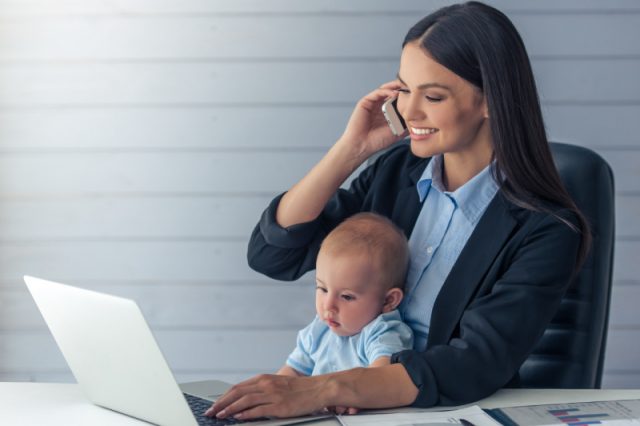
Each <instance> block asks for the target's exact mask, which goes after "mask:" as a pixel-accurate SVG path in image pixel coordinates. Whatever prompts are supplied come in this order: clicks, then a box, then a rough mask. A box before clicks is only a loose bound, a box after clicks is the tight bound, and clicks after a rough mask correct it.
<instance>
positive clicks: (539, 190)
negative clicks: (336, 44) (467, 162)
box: [402, 1, 591, 269]
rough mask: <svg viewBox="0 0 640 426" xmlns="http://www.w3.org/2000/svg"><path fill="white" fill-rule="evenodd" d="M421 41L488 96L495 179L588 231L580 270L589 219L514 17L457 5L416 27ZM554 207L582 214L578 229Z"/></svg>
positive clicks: (509, 193)
mask: <svg viewBox="0 0 640 426" xmlns="http://www.w3.org/2000/svg"><path fill="white" fill-rule="evenodd" d="M415 41H418V42H419V43H420V45H421V47H422V48H423V49H424V50H425V53H427V54H428V55H429V56H430V57H431V58H433V59H434V60H435V61H436V62H438V63H440V64H441V65H443V66H444V67H446V68H448V69H449V70H451V71H453V72H454V73H455V74H457V75H459V76H460V77H462V78H463V79H465V80H467V81H468V82H470V83H471V84H473V85H474V86H476V87H478V88H479V89H480V90H481V91H482V92H483V93H484V95H485V99H486V102H487V107H488V111H489V117H490V120H489V122H490V129H491V135H492V138H493V148H494V154H493V155H494V158H495V167H494V168H493V176H494V178H495V180H496V182H498V184H499V185H500V190H501V191H502V193H503V194H504V195H505V196H506V197H507V199H509V200H510V201H511V202H513V203H514V204H516V205H518V206H520V207H523V208H525V209H528V210H534V211H545V212H549V213H550V214H552V215H554V216H556V217H557V218H558V219H560V220H561V221H563V222H564V223H566V224H567V225H568V226H569V227H571V228H572V229H574V230H575V231H577V232H580V233H581V238H582V241H581V244H580V251H579V254H578V259H577V262H576V269H577V268H579V267H580V266H581V265H582V263H583V261H584V260H585V258H586V256H587V253H588V251H589V247H590V245H591V232H590V229H589V223H588V222H587V220H586V218H585V217H584V215H583V214H582V213H581V212H580V210H579V209H578V207H577V206H576V204H575V203H574V201H573V199H572V198H571V196H570V195H569V193H568V192H567V190H566V189H565V187H564V185H563V184H562V181H561V180H560V175H559V174H558V171H557V169H556V167H555V165H554V163H553V158H552V156H551V150H550V148H549V143H548V141H547V135H546V132H545V127H544V122H543V119H542V111H541V109H540V101H539V99H538V91H537V90H536V85H535V81H534V78H533V72H532V70H531V64H530V62H529V57H528V55H527V52H526V49H525V47H524V43H523V42H522V39H521V38H520V35H519V34H518V31H517V30H516V28H515V27H514V26H513V24H512V23H511V21H510V20H509V18H507V17H506V16H505V15H504V14H503V13H502V12H500V11H499V10H497V9H494V8H493V7H490V6H487V5H485V4H483V3H479V2H475V1H471V2H468V3H464V4H456V5H453V6H448V7H444V8H442V9H439V10H437V11H436V12H434V13H432V14H430V15H429V16H427V17H425V18H423V19H422V20H421V21H420V22H418V23H417V24H416V25H414V26H413V27H412V28H411V29H410V30H409V32H408V33H407V35H406V37H405V39H404V42H403V44H402V46H403V47H404V46H405V45H406V44H407V43H410V42H415ZM499 177H501V178H499ZM550 205H555V206H560V207H563V208H566V209H567V210H569V211H571V212H572V213H573V214H575V216H576V218H577V222H578V223H577V227H576V225H574V224H573V223H571V222H570V221H569V220H567V219H566V218H563V217H560V216H559V215H558V214H557V213H556V212H555V211H554V209H553V207H551V206H550Z"/></svg>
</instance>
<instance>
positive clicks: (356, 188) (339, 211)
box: [247, 154, 385, 281]
mask: <svg viewBox="0 0 640 426" xmlns="http://www.w3.org/2000/svg"><path fill="white" fill-rule="evenodd" d="M384 157H385V155H384V154H383V155H382V156H381V157H380V158H378V159H377V160H376V162H375V163H374V164H373V165H371V166H369V167H368V168H366V169H365V170H364V171H363V172H362V173H360V175H359V176H358V177H357V178H356V179H355V180H354V181H353V182H352V183H351V185H350V187H349V189H348V190H346V189H342V188H341V189H339V190H338V191H337V192H336V193H335V194H334V195H333V197H332V198H331V199H330V200H329V202H328V203H327V205H326V206H325V208H324V209H323V211H322V213H321V214H320V215H319V216H318V217H317V218H316V219H315V220H313V221H311V222H306V223H301V224H296V225H293V226H290V227H287V228H283V227H281V226H280V225H279V224H278V222H277V221H276V211H277V209H278V205H279V203H280V200H281V199H282V197H283V195H284V193H283V194H280V195H278V196H277V197H276V198H275V199H274V200H273V201H272V202H271V203H270V204H269V206H268V207H267V209H266V210H265V211H264V212H263V214H262V216H261V218H260V221H259V222H258V224H257V225H256V227H255V228H254V230H253V233H252V234H251V238H250V240H249V247H248V251H247V260H248V262H249V266H250V267H251V268H252V269H254V270H255V271H257V272H260V273H262V274H265V275H267V276H269V277H271V278H274V279H278V280H285V281H292V280H295V279H298V278H299V277H301V276H302V275H303V274H304V273H306V272H308V271H310V270H312V269H315V264H316V257H317V255H318V251H319V249H320V244H321V243H322V240H323V239H324V237H325V236H326V235H327V234H328V233H329V232H331V230H332V229H333V228H335V227H336V226H337V225H338V224H339V223H340V222H342V221H343V220H344V219H346V218H347V217H349V216H351V215H353V214H355V213H358V212H359V211H362V205H363V202H364V199H365V197H366V196H367V194H368V192H369V191H370V190H372V188H371V186H372V182H373V180H374V178H375V176H376V173H377V171H378V169H379V168H380V164H381V163H383V161H384ZM373 190H375V189H373Z"/></svg>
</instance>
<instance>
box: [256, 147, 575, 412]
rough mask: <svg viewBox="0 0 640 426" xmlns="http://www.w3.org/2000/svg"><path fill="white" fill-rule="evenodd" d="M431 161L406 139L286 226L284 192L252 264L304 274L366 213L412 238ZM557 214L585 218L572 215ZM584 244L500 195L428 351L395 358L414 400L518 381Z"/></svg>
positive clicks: (453, 276) (435, 323)
mask: <svg viewBox="0 0 640 426" xmlns="http://www.w3.org/2000/svg"><path fill="white" fill-rule="evenodd" d="M428 161H429V159H422V158H418V157H416V156H414V155H413V154H411V152H410V150H409V147H408V145H399V146H397V147H395V148H393V149H391V150H389V151H388V152H386V153H385V154H383V155H381V156H380V157H379V158H378V159H377V160H376V162H375V163H374V164H373V165H372V166H370V167H368V168H367V169H365V170H364V171H363V172H362V173H361V174H360V176H358V178H357V179H356V180H354V181H353V182H352V184H351V186H350V188H349V190H343V189H340V190H339V191H338V192H337V193H336V194H335V195H334V196H333V198H332V199H331V200H330V201H329V203H328V204H327V206H326V207H325V209H324V210H323V212H322V214H321V215H320V216H319V217H318V218H317V219H316V220H314V221H312V222H308V223H303V224H299V225H294V226H291V227H289V228H286V229H285V228H282V227H280V226H279V225H278V224H277V222H276V220H275V212H276V209H277V206H278V203H279V201H280V198H281V197H282V195H280V196H278V197H276V198H275V199H274V200H273V201H272V202H271V204H270V205H269V206H268V207H267V209H266V210H265V212H264V213H263V215H262V217H261V219H260V222H259V223H258V225H257V226H256V228H255V229H254V231H253V234H252V235H251V240H250V243H249V250H248V260H249V265H250V266H251V267H252V268H253V269H255V270H256V271H258V272H261V273H263V274H266V275H268V276H270V277H272V278H276V279H281V280H294V279H296V278H298V277H300V276H301V275H302V274H304V273H305V272H307V271H309V270H311V269H314V268H315V261H316V256H317V254H318V250H319V246H320V243H321V242H322V239H323V238H324V237H325V236H326V235H327V234H328V232H330V231H331V230H332V229H333V228H334V227H335V226H336V225H337V224H339V223H340V222H341V221H342V220H344V219H345V218H347V217H349V216H351V215H353V214H355V213H357V212H360V211H373V212H376V213H379V214H382V215H385V216H387V217H389V218H391V219H392V220H393V221H394V222H395V223H396V224H397V225H398V226H400V227H401V228H402V229H403V230H404V232H405V233H406V235H407V236H408V237H409V236H410V235H411V231H412V230H413V226H414V224H415V222H416V219H417V217H418V214H419V212H420V208H421V207H422V205H421V203H420V201H419V198H418V192H417V190H416V183H417V181H418V179H419V178H420V176H421V175H422V172H423V171H424V168H425V167H426V165H427V163H428ZM556 214H558V215H559V216H561V217H563V218H564V219H566V220H569V221H570V222H572V223H574V224H575V223H577V221H576V219H575V217H574V216H573V215H572V214H569V213H567V212H566V211H563V210H560V209H558V210H557V211H556ZM579 244H580V235H579V234H578V233H577V232H575V231H573V230H572V229H571V228H570V227H569V226H568V225H566V224H565V223H562V222H561V221H560V220H559V219H557V218H556V217H554V216H552V215H551V214H548V213H542V212H533V211H530V210H525V209H523V208H520V207H518V206H516V205H514V204H513V203H511V202H509V201H508V200H507V199H506V198H505V197H504V196H503V194H502V193H501V192H500V191H499V192H498V193H497V194H496V196H495V197H494V199H493V200H492V201H491V203H490V204H489V206H488V207H487V209H486V211H485V212H484V214H483V216H482V218H481V219H480V221H479V222H478V224H477V226H476V228H475V230H474V231H473V233H472V234H471V236H470V237H469V240H468V241H467V243H466V245H465V247H464V248H463V250H462V252H461V253H460V256H459V257H458V260H457V261H456V263H455V264H454V266H453V268H452V269H451V272H450V273H449V276H448V277H447V279H446V281H445V283H444V285H443V286H442V289H441V290H440V293H439V294H438V297H437V298H436V301H435V306H434V308H433V312H432V315H431V325H430V332H429V337H428V342H427V348H426V350H425V351H424V352H418V351H413V350H408V351H403V352H400V353H397V354H394V355H393V356H392V359H391V361H392V362H396V363H397V362H399V363H402V364H403V366H404V367H405V369H406V370H407V372H408V373H409V375H410V376H411V379H412V380H413V382H414V384H415V385H416V386H417V387H418V389H419V394H418V397H417V398H416V400H415V402H414V403H413V405H415V406H419V407H428V406H432V405H436V404H438V405H457V404H464V403H468V402H471V401H476V400H478V399H481V398H484V397H486V396H488V395H490V394H492V393H493V392H495V391H496V390H498V389H499V388H501V387H503V386H505V385H507V384H509V385H511V386H513V385H516V386H517V383H518V369H519V367H520V366H521V365H522V363H523V362H524V360H525V359H526V357H527V355H528V354H529V353H530V352H531V351H532V349H533V347H534V346H535V344H536V342H537V341H538V339H539V338H540V336H541V335H542V333H543V332H544V330H545V328H546V326H547V324H548V323H549V321H550V320H551V317H552V316H553V314H554V313H555V312H556V310H557V308H558V305H559V303H560V299H561V297H562V295H563V294H564V292H565V290H566V289H567V287H568V285H569V283H570V280H571V277H572V274H573V269H574V266H575V263H576V257H577V253H578V247H579ZM427 285H428V283H427Z"/></svg>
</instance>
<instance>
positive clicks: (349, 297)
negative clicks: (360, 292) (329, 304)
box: [342, 294, 356, 302]
mask: <svg viewBox="0 0 640 426" xmlns="http://www.w3.org/2000/svg"><path fill="white" fill-rule="evenodd" d="M342 298H343V299H344V300H346V301H347V302H351V301H352V300H356V298H355V296H352V295H350V294H343V295H342Z"/></svg>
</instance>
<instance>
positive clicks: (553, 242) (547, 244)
mask: <svg viewBox="0 0 640 426" xmlns="http://www.w3.org/2000/svg"><path fill="white" fill-rule="evenodd" d="M538 217H540V216H538ZM530 229H531V231H530V232H528V234H527V235H526V236H525V237H524V238H523V239H522V240H521V241H522V242H521V243H520V245H519V247H517V248H516V249H515V250H514V252H513V254H512V255H511V256H509V261H506V262H505V265H499V266H500V270H501V271H504V272H501V273H498V274H496V277H497V279H496V280H495V282H494V284H493V286H491V287H489V288H490V290H488V291H479V292H478V295H476V297H475V298H474V299H473V300H472V301H471V302H470V303H469V305H468V306H467V308H466V310H465V311H464V313H463V314H462V317H461V319H460V322H459V329H458V331H457V332H456V333H454V335H453V337H452V338H451V339H450V340H449V341H448V342H447V343H446V344H439V345H433V346H431V347H428V348H427V350H426V351H424V352H417V351H413V350H408V351H402V352H399V353H396V354H394V355H393V356H392V360H391V362H392V363H393V362H395V363H398V362H399V363H401V364H403V366H404V367H405V368H406V370H407V372H408V373H409V375H410V377H411V379H412V381H413V383H414V384H415V385H416V387H417V388H418V390H419V393H418V396H417V398H416V400H415V401H414V403H413V405H414V406H418V407H429V406H433V405H436V404H437V405H458V404H465V403H468V402H472V401H476V400H479V399H481V398H484V397H486V396H488V395H490V394H492V393H493V392H495V391H497V390H498V389H500V388H501V387H503V386H504V385H505V384H507V383H508V382H509V380H510V379H512V378H513V377H514V376H515V375H516V374H517V372H518V370H519V368H520V366H521V365H522V363H523V362H524V360H525V359H526V357H527V356H528V355H529V354H530V353H531V351H532V350H533V348H534V346H535V344H536V343H537V341H538V340H539V338H540V337H541V336H542V334H543V333H544V330H545V328H546V327H547V325H548V323H549V322H550V321H551V318H552V317H553V315H554V314H555V312H556V310H557V308H558V306H559V304H560V301H561V298H562V295H563V294H564V293H565V291H566V289H567V287H568V286H569V283H570V281H571V278H572V274H573V268H574V265H575V261H576V256H577V253H578V247H579V243H580V235H579V233H577V232H575V231H573V230H572V229H570V228H569V227H568V226H567V225H566V224H564V223H561V222H560V221H559V220H557V219H556V218H553V217H552V216H551V215H542V218H541V219H540V220H539V221H538V222H537V225H534V226H532V227H531V228H530Z"/></svg>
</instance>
